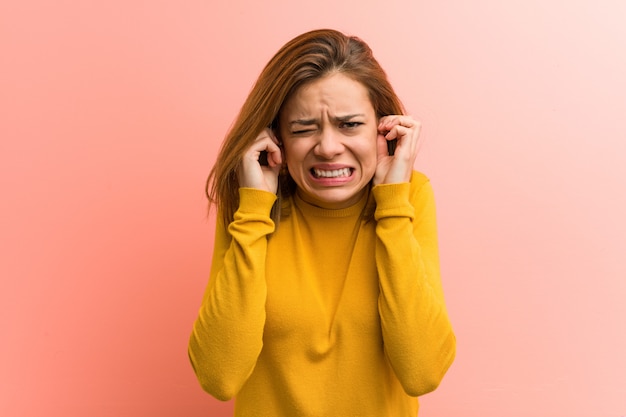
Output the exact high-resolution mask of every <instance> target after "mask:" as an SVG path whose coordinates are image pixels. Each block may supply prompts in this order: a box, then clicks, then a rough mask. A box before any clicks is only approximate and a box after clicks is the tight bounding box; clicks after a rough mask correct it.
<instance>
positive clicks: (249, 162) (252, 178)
mask: <svg viewBox="0 0 626 417" xmlns="http://www.w3.org/2000/svg"><path fill="white" fill-rule="evenodd" d="M262 152H267V165H261V162H260V161H259V160H260V158H261V153H262ZM282 163H283V155H282V150H281V148H280V147H279V146H278V139H277V138H276V136H275V135H274V132H272V130H271V129H269V128H266V129H264V130H263V131H262V132H261V133H259V135H258V136H257V138H256V139H255V141H254V143H252V145H250V147H249V148H248V149H247V150H246V152H245V153H244V155H243V158H242V160H241V164H240V165H239V170H238V172H237V174H238V177H239V186H240V187H245V188H256V189H258V190H264V191H269V192H270V193H274V194H276V192H277V190H278V173H279V172H280V167H281V164H282Z"/></svg>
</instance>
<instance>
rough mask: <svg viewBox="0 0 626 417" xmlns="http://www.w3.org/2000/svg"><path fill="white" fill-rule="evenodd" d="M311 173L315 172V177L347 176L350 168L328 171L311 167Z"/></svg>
mask: <svg viewBox="0 0 626 417" xmlns="http://www.w3.org/2000/svg"><path fill="white" fill-rule="evenodd" d="M313 173H314V174H315V176H316V177H322V178H338V177H349V176H350V168H341V169H333V170H330V171H325V170H322V169H317V168H313Z"/></svg>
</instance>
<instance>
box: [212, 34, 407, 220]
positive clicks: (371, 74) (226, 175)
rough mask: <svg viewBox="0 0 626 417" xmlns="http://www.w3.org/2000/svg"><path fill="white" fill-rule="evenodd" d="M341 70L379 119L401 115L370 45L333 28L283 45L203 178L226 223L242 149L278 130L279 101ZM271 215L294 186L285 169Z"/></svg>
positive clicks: (235, 196) (276, 216)
mask: <svg viewBox="0 0 626 417" xmlns="http://www.w3.org/2000/svg"><path fill="white" fill-rule="evenodd" d="M338 72H339V73H342V74H344V75H346V76H348V77H350V78H352V79H353V80H355V81H358V82H360V83H361V84H362V85H363V86H365V87H366V89H367V91H368V93H369V98H370V100H371V102H372V106H373V107H374V111H375V112H376V115H377V117H382V116H385V115H389V114H404V106H403V105H402V103H401V101H400V99H399V98H398V96H397V95H396V93H395V92H394V90H393V88H392V87H391V84H390V83H389V81H388V79H387V75H386V74H385V72H384V71H383V69H382V67H381V66H380V64H379V63H378V61H376V59H375V58H374V55H373V54H372V50H371V49H370V47H369V46H368V45H367V44H366V43H365V42H363V41H362V40H361V39H359V38H357V37H355V36H347V35H344V34H343V33H341V32H338V31H336V30H332V29H318V30H313V31H310V32H306V33H303V34H302V35H299V36H297V37H295V38H294V39H292V40H291V41H289V42H288V43H286V44H285V45H284V46H283V47H282V48H281V49H280V50H279V51H278V52H277V53H276V55H274V57H272V59H271V60H270V61H269V62H268V63H267V65H266V66H265V68H264V69H263V71H262V72H261V74H260V76H259V78H258V79H257V81H256V83H255V85H254V87H253V88H252V91H251V92H250V94H249V95H248V98H247V99H246V101H245V103H244V104H243V106H242V108H241V110H240V112H239V115H238V116H237V118H236V120H235V123H234V124H233V126H232V128H231V129H230V131H229V132H228V134H227V135H226V138H225V139H224V142H223V143H222V147H221V149H220V152H219V155H218V157H217V160H216V163H215V165H214V166H213V168H212V169H211V172H210V173H209V177H208V178H207V182H206V190H205V191H206V195H207V197H208V199H209V209H210V207H211V205H213V204H215V205H216V206H217V210H218V213H221V216H222V220H223V221H224V224H226V225H227V224H229V223H230V222H231V221H232V220H233V216H234V214H235V211H236V210H237V208H238V207H239V191H238V190H239V180H238V178H237V169H238V167H239V164H240V163H241V160H242V157H243V154H244V152H245V151H246V150H247V149H248V147H249V146H251V145H252V143H253V142H254V141H255V139H256V137H257V136H258V134H259V133H261V131H262V130H263V129H265V128H267V127H268V126H270V127H272V128H273V129H274V131H275V132H276V133H278V129H277V127H278V120H279V115H280V112H281V110H282V107H283V104H284V103H285V102H286V101H287V99H288V98H289V97H290V96H291V95H292V94H294V92H295V91H296V90H298V88H300V87H302V86H303V85H305V84H306V83H310V82H312V81H314V80H317V79H319V78H322V77H324V76H327V75H329V74H332V73H338ZM278 183H279V187H278V192H277V195H278V200H277V201H276V203H275V204H274V207H273V208H272V214H271V216H272V219H273V220H274V222H275V223H276V224H278V222H279V221H280V216H281V207H283V202H284V201H285V200H286V199H287V198H288V197H290V196H291V195H293V193H294V192H295V189H296V184H295V182H294V181H293V179H292V178H291V177H290V175H289V173H288V172H287V171H286V170H281V173H280V174H279V178H278Z"/></svg>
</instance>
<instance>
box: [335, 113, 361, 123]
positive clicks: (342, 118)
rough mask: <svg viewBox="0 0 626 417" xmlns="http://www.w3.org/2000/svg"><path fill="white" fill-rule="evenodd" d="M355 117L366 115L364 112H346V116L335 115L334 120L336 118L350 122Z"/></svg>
mask: <svg viewBox="0 0 626 417" xmlns="http://www.w3.org/2000/svg"><path fill="white" fill-rule="evenodd" d="M355 117H365V115H364V114H362V113H355V114H346V115H345V116H335V117H333V120H335V121H336V122H348V121H350V120H352V119H354V118H355Z"/></svg>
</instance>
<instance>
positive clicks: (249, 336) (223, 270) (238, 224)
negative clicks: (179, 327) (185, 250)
mask: <svg viewBox="0 0 626 417" xmlns="http://www.w3.org/2000/svg"><path fill="white" fill-rule="evenodd" d="M239 200H240V202H239V208H238V210H237V211H236V212H235V215H234V220H233V221H232V222H231V223H230V224H229V225H228V228H227V229H226V228H225V227H224V225H223V224H222V223H223V222H221V221H220V220H218V222H217V226H216V231H215V244H214V247H213V259H212V263H211V273H210V277H209V284H208V286H207V289H206V291H205V294H204V297H203V300H202V305H201V307H200V311H199V313H198V317H197V319H196V321H195V323H194V326H193V332H192V334H191V337H190V340H189V350H188V352H189V358H190V360H191V364H192V366H193V369H194V372H195V373H196V376H197V377H198V380H199V381H200V384H201V386H202V388H203V389H204V390H205V391H207V392H208V393H209V394H211V395H213V396H214V397H216V398H218V399H220V400H228V399H230V398H232V397H233V396H235V395H236V394H237V392H238V391H239V390H240V388H241V387H242V386H243V384H244V383H245V382H246V380H247V379H248V377H249V376H250V374H251V373H252V371H253V369H254V367H255V364H256V360H257V358H258V356H259V353H260V352H261V348H262V347H263V327H264V325H265V300H266V294H267V287H266V281H265V259H266V252H267V236H268V235H269V234H271V233H272V232H273V231H274V222H273V221H272V220H271V218H270V211H271V208H272V205H273V203H274V201H275V200H276V196H275V195H274V194H272V193H268V192H265V191H260V190H254V189H249V188H241V189H240V190H239ZM219 218H220V217H219V213H218V219H219Z"/></svg>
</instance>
